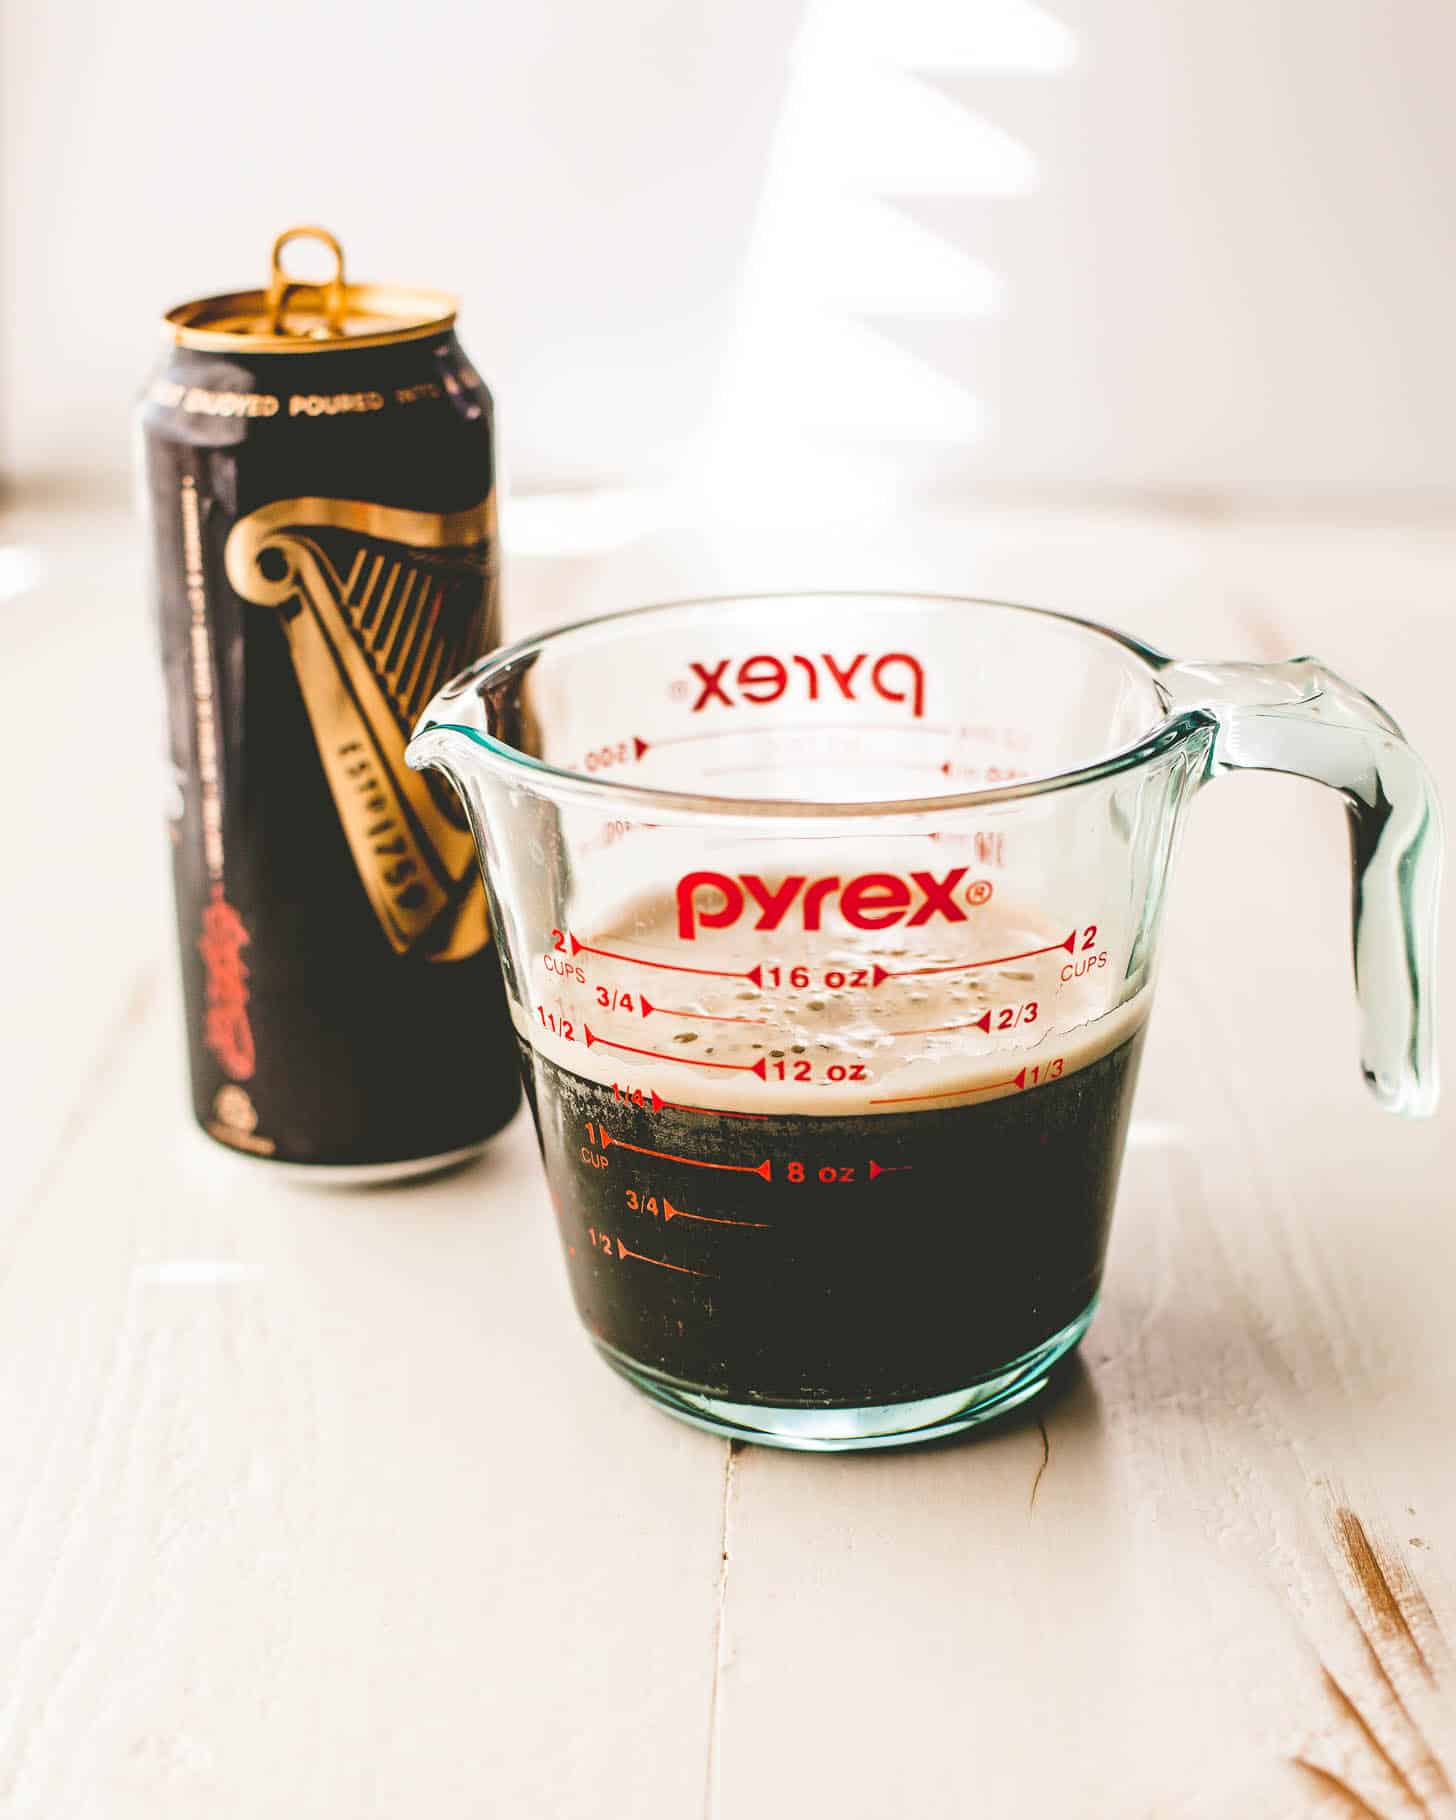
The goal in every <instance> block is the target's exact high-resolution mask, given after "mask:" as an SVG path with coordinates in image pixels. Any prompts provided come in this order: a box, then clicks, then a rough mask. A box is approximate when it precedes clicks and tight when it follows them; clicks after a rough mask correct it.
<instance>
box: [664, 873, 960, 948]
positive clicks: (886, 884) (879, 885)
mask: <svg viewBox="0 0 1456 1820" xmlns="http://www.w3.org/2000/svg"><path fill="white" fill-rule="evenodd" d="M965 876H966V868H965V867H964V866H954V867H952V868H951V870H950V871H949V872H947V873H946V874H945V876H944V877H943V878H937V877H936V876H935V874H934V873H933V872H912V873H911V874H910V876H909V877H908V878H899V877H897V876H896V874H895V873H893V872H861V873H858V874H857V875H856V876H855V877H854V878H846V879H841V878H838V877H831V878H813V879H811V878H806V877H805V876H804V875H803V874H802V873H792V874H790V876H789V877H788V878H783V879H779V880H778V881H777V882H776V883H774V884H770V883H769V881H768V880H767V879H765V878H760V877H759V876H758V874H757V873H755V872H739V873H737V874H735V875H733V876H731V877H730V875H729V874H728V873H726V872H689V873H687V874H685V875H684V876H683V877H682V878H680V879H679V880H678V882H677V932H678V934H679V935H680V936H681V937H682V939H683V940H684V941H685V942H692V941H696V940H697V938H698V930H699V929H700V928H702V929H727V928H731V926H732V925H733V924H734V923H736V922H737V921H738V920H739V918H740V917H741V916H742V915H743V913H744V911H745V909H747V908H748V906H749V904H750V903H752V905H753V906H754V907H755V908H756V911H757V914H756V916H755V918H754V921H753V923H752V925H751V926H752V927H753V928H754V929H777V928H778V927H779V926H780V925H781V924H782V923H783V921H784V919H785V917H787V916H788V915H789V912H790V911H791V910H792V911H793V912H794V919H793V924H794V927H796V928H800V929H805V930H810V929H819V928H822V927H823V921H822V919H823V915H824V906H825V904H826V903H827V902H828V901H829V900H830V899H831V898H832V897H834V895H835V894H836V893H838V896H839V914H840V915H841V916H842V917H843V918H844V920H845V922H847V923H848V924H850V926H851V927H852V928H855V929H893V928H894V927H895V925H896V924H897V923H904V925H905V927H906V928H907V929H918V928H920V927H921V925H922V924H924V923H928V922H929V921H930V920H931V918H932V917H937V916H939V917H943V918H944V919H945V921H946V922H948V923H963V922H964V921H965V920H966V913H965V911H964V910H963V909H962V908H961V906H960V905H959V904H958V903H957V902H956V901H955V898H954V896H953V895H952V893H953V892H954V891H955V889H956V887H957V885H959V884H960V882H961V880H962V879H963V878H964V877H965ZM700 893H701V894H702V897H701V900H700V896H699V894H700ZM907 911H908V912H909V915H908V916H907V914H906V912H907Z"/></svg>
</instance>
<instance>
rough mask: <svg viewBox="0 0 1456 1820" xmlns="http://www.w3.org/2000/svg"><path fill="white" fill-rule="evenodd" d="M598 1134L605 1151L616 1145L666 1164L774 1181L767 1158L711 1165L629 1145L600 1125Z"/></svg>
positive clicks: (771, 1164) (769, 1160)
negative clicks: (756, 1161)
mask: <svg viewBox="0 0 1456 1820" xmlns="http://www.w3.org/2000/svg"><path fill="white" fill-rule="evenodd" d="M597 1132H598V1135H599V1136H600V1137H601V1140H602V1149H603V1150H608V1149H610V1148H611V1146H612V1145H613V1144H615V1145H616V1146H617V1148H618V1149H619V1150H635V1151H636V1152H637V1154H638V1156H655V1157H658V1158H660V1159H661V1160H662V1161H663V1162H664V1163H688V1164H690V1165H691V1166H692V1167H693V1168H694V1169H726V1170H728V1171H729V1172H730V1173H732V1174H734V1175H761V1176H762V1177H763V1179H764V1181H766V1182H771V1181H772V1180H773V1161H772V1159H771V1158H769V1157H765V1158H764V1159H763V1161H762V1162H761V1163H710V1162H707V1161H706V1160H705V1159H704V1158H703V1157H700V1156H678V1155H676V1153H675V1152H673V1151H671V1150H649V1149H648V1148H647V1146H646V1145H645V1144H629V1143H628V1142H627V1140H626V1138H618V1137H613V1136H612V1134H611V1132H610V1131H608V1130H606V1128H605V1127H604V1126H602V1125H600V1124H599V1125H598V1126H597Z"/></svg>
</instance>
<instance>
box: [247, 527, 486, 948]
mask: <svg viewBox="0 0 1456 1820" xmlns="http://www.w3.org/2000/svg"><path fill="white" fill-rule="evenodd" d="M224 562H225V565H226V568H227V578H228V581H229V582H230V583H231V584H232V587H233V589H234V591H235V592H236V593H238V594H239V595H241V596H242V598H243V599H244V600H249V601H253V602H255V603H256V604H257V605H258V606H262V607H273V608H276V609H277V610H278V611H279V613H280V615H281V617H282V621H283V629H284V633H285V635H286V636H287V639H288V648H289V653H290V655H291V656H292V659H293V668H294V673H295V674H296V676H297V677H298V684H299V688H300V690H301V691H302V694H303V700H304V705H305V707H306V708H307V710H308V717H309V721H310V723H311V725H312V727H313V734H314V739H315V740H316V741H317V743H318V750H319V757H320V759H321V760H322V762H323V768H324V775H325V776H326V777H327V778H328V781H329V788H330V790H331V791H332V792H333V798H334V804H335V807H336V808H337V809H338V812H339V821H340V823H341V824H342V826H343V830H344V834H345V836H346V838H347V840H348V842H349V850H350V852H351V853H352V854H353V856H354V864H355V866H356V867H357V868H358V871H359V877H360V880H361V881H362V883H363V886H364V889H365V891H366V892H367V893H368V896H369V902H370V903H371V905H372V906H373V908H374V914H375V915H376V916H377V917H378V919H379V926H380V928H381V929H382V930H383V931H384V933H385V935H386V936H387V937H388V938H389V942H390V944H391V946H392V947H393V948H394V950H395V952H396V953H398V954H421V955H424V956H426V957H427V958H428V959H431V960H462V959H464V958H465V957H466V956H467V955H471V954H474V953H476V952H478V950H479V949H480V948H481V947H482V946H483V945H484V944H485V942H486V941H487V940H488V939H489V935H490V930H489V926H488V924H487V921H486V909H485V892H484V889H483V888H482V886H481V882H480V871H479V867H478V866H477V863H476V858H475V841H474V838H473V836H472V835H471V832H470V829H469V826H468V824H467V823H466V820H465V817H464V815H463V813H462V812H461V809H460V806H459V804H458V802H457V801H456V800H455V798H454V796H453V795H452V794H451V793H450V791H449V789H448V786H442V784H441V783H440V781H439V780H438V779H437V778H436V777H435V776H434V775H433V774H430V775H426V774H424V773H421V772H419V771H411V770H410V769H409V768H408V766H407V765H406V764H405V762H404V748H405V744H406V741H407V740H408V738H409V735H410V731H411V729H412V728H413V726H414V723H415V720H416V718H417V717H418V715H419V712H420V710H421V708H423V707H424V705H425V703H426V702H427V701H428V700H429V699H430V697H431V695H433V694H434V692H435V690H436V689H437V688H438V687H439V685H440V684H441V683H442V682H445V681H446V680H447V679H448V678H449V677H450V676H451V675H453V674H454V672H455V671H456V670H458V669H461V668H462V667H463V666H464V665H465V664H467V663H469V662H470V660H471V659H472V658H474V657H476V656H478V655H479V653H480V652H482V651H484V650H487V649H488V648H489V646H490V644H491V643H492V642H494V634H495V583H496V544H495V497H494V495H493V494H488V495H487V496H486V497H485V498H484V499H483V500H481V501H480V503H479V504H478V505H475V506H471V507H469V508H468V509H467V510H465V511H463V512H449V513H435V512H408V511H401V510H398V509H396V508H395V507H392V506H378V505H370V504H367V503H365V502H363V501H360V500H355V499H280V500H278V501H277V502H276V503H275V504H273V505H270V506H263V507H261V508H260V509H259V510H258V511H256V512H250V513H249V514H248V516H247V517H246V518H243V519H240V520H239V521H238V523H237V524H236V525H234V526H233V528H232V531H231V532H230V533H229V535H228V540H227V548H226V551H225V553H224Z"/></svg>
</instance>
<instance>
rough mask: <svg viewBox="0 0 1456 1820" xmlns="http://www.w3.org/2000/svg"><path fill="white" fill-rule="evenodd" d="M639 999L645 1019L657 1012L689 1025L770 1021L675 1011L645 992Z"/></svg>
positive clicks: (717, 1013)
mask: <svg viewBox="0 0 1456 1820" xmlns="http://www.w3.org/2000/svg"><path fill="white" fill-rule="evenodd" d="M602 990H603V989H602V988H601V987H600V986H598V988H597V996H598V997H599V998H600V996H601V993H602ZM637 998H638V1002H639V1003H640V1004H641V1006H642V1015H643V1017H651V1016H652V1014H653V1012H654V1011H655V1012H657V1014H658V1015H659V1016H660V1017H685V1018H686V1019H687V1020H688V1022H689V1023H696V1022H697V1021H698V1020H699V1019H702V1021H703V1022H704V1023H708V1024H767V1023H768V1019H767V1018H766V1017H725V1016H724V1015H723V1013H722V1012H719V1011H677V1010H674V1008H673V1007H672V1006H671V1005H654V1004H653V1003H652V1001H651V1000H650V999H649V998H648V996H647V994H646V993H645V992H639V993H638V994H637ZM631 1008H632V1007H631V1005H630V1004H629V1005H627V1006H626V1009H627V1010H629V1011H630V1010H631Z"/></svg>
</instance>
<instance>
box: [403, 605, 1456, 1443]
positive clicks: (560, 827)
mask: <svg viewBox="0 0 1456 1820" xmlns="http://www.w3.org/2000/svg"><path fill="white" fill-rule="evenodd" d="M408 756H409V761H410V763H411V764H413V765H415V766H417V767H424V766H427V765H435V766H438V767H439V768H440V769H441V770H442V771H444V772H445V773H446V775H447V776H448V777H449V778H450V779H451V780H452V781H453V783H454V785H455V787H456V789H457V790H458V791H459V793H460V795H461V796H462V798H463V799H464V801H465V803H466V805H467V807H468V809H469V813H470V818H471V822H472V825H473V827H474V830H475V835H476V839H477V841H478V842H479V844H480V847H481V849H482V852H483V854H484V858H485V869H486V878H487V883H488V887H489V892H490V905H491V911H492V915H493V919H494V925H495V929H496V932H497V936H498V939H499V946H500V954H501V961H502V964H503V966H504V969H505V977H506V984H507V989H508V995H509V999H510V1004H511V1009H512V1013H513V1016H514V1019H515V1025H516V1031H517V1035H518V1038H519V1042H520V1049H521V1057H522V1063H523V1068H524V1072H525V1079H526V1085H527V1090H528V1092H529V1095H530V1098H531V1103H532V1107H533V1110H534V1113H535V1117H536V1123H537V1128H538V1131H539V1135H540V1141H541V1149H542V1154H543V1157H544V1160H545V1166H546V1173H547V1176H548V1179H549V1181H550V1185H551V1191H552V1197H553V1200H554V1202H555V1206H556V1210H557V1216H558V1219H559V1223H560V1228H561V1237H562V1241H563V1245H564V1247H565V1252H566V1258H567V1264H568V1269H569V1272H570V1277H571V1284H572V1289H573V1292H574V1294H575V1298H576V1303H577V1307H578V1309H579V1310H580V1313H581V1316H582V1319H583V1320H584V1322H585V1323H586V1326H587V1328H588V1329H589V1331H590V1332H591V1335H592V1337H593V1339H594V1340H595V1342H596V1345H597V1347H598V1348H599V1349H600V1351H601V1353H602V1354H603V1356H604V1357H605V1358H606V1359H607V1360H608V1362H609V1363H610V1364H612V1365H613V1366H614V1367H615V1368H616V1369H617V1370H619V1371H620V1372H622V1373H623V1374H624V1375H625V1376H627V1377H628V1378H630V1379H631V1380H632V1382H634V1383H635V1384H636V1385H638V1387H639V1388H640V1389H642V1390H643V1391H645V1392H646V1393H647V1394H648V1395H649V1396H651V1397H653V1398H655V1399H656V1400H657V1401H658V1402H659V1403H661V1404H663V1405H665V1406H666V1407H667V1408H669V1409H670V1410H672V1411H673V1412H675V1413H676V1414H679V1415H682V1416H685V1417H687V1418H688V1419H689V1420H692V1421H696V1422H698V1423H700V1424H703V1425H705V1426H707V1427H710V1428H713V1429H716V1430H718V1431H720V1432H723V1433H727V1434H732V1435H738V1436H744V1437H748V1438H751V1439H755V1440H765V1441H774V1442H778V1443H780V1444H784V1445H790V1446H798V1447H815V1448H834V1447H856V1446H877V1445H878V1446H883V1445H887V1444H890V1443H894V1442H900V1441H907V1440H916V1439H923V1438H926V1437H928V1436H931V1435H935V1434H944V1433H947V1432H950V1431H952V1430H955V1429H957V1428H961V1427H964V1426H966V1425H968V1424H969V1423H971V1422H974V1421H977V1420H978V1419H980V1418H982V1417H984V1416H986V1415H988V1414H989V1413H991V1412H992V1411H995V1410H1000V1409H1005V1408H1007V1407H1009V1406H1010V1405H1012V1404H1015V1403H1017V1402H1020V1401H1022V1400H1024V1399H1025V1398H1027V1397H1029V1396H1031V1395H1033V1394H1034V1393H1035V1391H1036V1390H1038V1389H1039V1388H1040V1387H1041V1385H1042V1384H1043V1383H1044V1382H1045V1380H1046V1375H1047V1372H1048V1369H1049V1367H1050V1366H1051V1365H1052V1363H1053V1362H1054V1361H1055V1360H1056V1359H1057V1358H1058V1357H1060V1356H1061V1355H1062V1354H1064V1353H1065V1352H1067V1351H1068V1350H1069V1349H1070V1348H1072V1347H1073V1346H1075V1345H1076V1343H1077V1341H1078V1340H1079V1339H1080V1338H1081V1336H1082V1334H1083V1333H1084V1332H1085V1331H1086V1328H1087V1324H1088V1322H1089V1321H1090V1320H1091V1318H1092V1312H1093V1308H1094V1306H1095V1304H1096V1300H1097V1294H1098V1289H1099V1286H1100V1281H1101V1273H1102V1261H1103V1254H1104V1251H1105V1246H1106V1238H1107V1228H1108V1220H1109V1216H1110V1213H1111V1208H1112V1200H1113V1195H1114V1191H1115V1188H1116V1182H1117V1175H1118V1170H1119V1167H1120V1164H1121V1158H1122V1148H1123V1140H1124V1136H1125V1133H1126V1129H1127V1122H1128V1113H1129V1107H1130V1102H1131V1097H1132V1091H1133V1085H1134V1082H1135V1079H1136V1075H1137V1068H1138V1058H1139V1053H1140V1050H1141V1046H1142V1039H1143V1032H1144V1029H1145V1026H1146V1020H1147V1015H1148V1008H1149V1000H1150V996H1151V991H1152V980H1153V973H1154V959H1155V953H1156V947H1157V938H1158V927H1159V918H1160V914H1161V911H1162V905H1163V899H1164V890H1165V885H1166V882H1167V877H1168V868H1169V863H1170V861H1171V858H1172V855H1173V851H1174V846H1175V843H1176V839H1177V834H1178V829H1179V824H1180V821H1181V818H1182V814H1183V810H1184V808H1185V806H1186V804H1187V803H1188V802H1189V801H1190V799H1191V798H1192V796H1193V795H1194V793H1195V792H1196V790H1197V789H1198V788H1199V786H1200V785H1201V784H1203V783H1205V782H1206V781H1208V780H1209V779H1210V778H1213V777H1216V776H1218V775H1220V774H1221V773H1223V772H1225V771H1229V770H1244V769H1256V770H1272V771H1286V772H1292V773H1295V774H1298V775H1301V776H1307V777H1312V778H1317V779H1318V780H1319V781H1320V782H1322V783H1326V784H1329V785H1331V786H1332V787H1333V788H1335V789H1337V790H1339V791H1340V792H1341V793H1342V795H1343V796H1344V798H1345V800H1346V803H1347V805H1348V808H1349V813H1350V820H1351V828H1352V832H1353V837H1354V838H1353V865H1354V886H1355V891H1354V908H1355V976H1356V989H1357V992H1358V994H1359V998H1360V1005H1361V1013H1362V1065H1363V1067H1364V1071H1365V1074H1366V1078H1367V1079H1368V1081H1369V1083H1370V1085H1371V1087H1372V1088H1373V1089H1374V1091H1375V1093H1376V1095H1377V1097H1378V1098H1379V1099H1380V1101H1381V1102H1382V1104H1384V1105H1386V1106H1388V1107H1390V1108H1391V1109H1392V1110H1393V1111H1397V1112H1405V1113H1423V1112H1428V1111H1430V1110H1431V1108H1432V1106H1433V1104H1434V1100H1435V1093H1436V1087H1435V1073H1434V1065H1433V1060H1432V1055H1431V1005H1430V985H1431V965H1432V943H1433V939H1434V917H1435V909H1436V895H1437V881H1438V871H1439V854H1440V832H1439V816H1438V809H1437V805H1436V802H1435V798H1434V796H1433V793H1432V789H1431V785H1430V782H1429V779H1428V777H1427V774H1426V771H1425V768H1424V767H1423V765H1422V764H1421V762H1420V760H1419V759H1418V758H1417V757H1416V755H1415V754H1414V753H1413V752H1412V751H1411V749H1410V747H1409V746H1407V745H1406V743H1405V741H1404V740H1403V738H1402V737H1401V734H1400V731H1399V729H1398V728H1397V727H1396V725H1395V723H1394V722H1393V721H1392V720H1391V719H1390V718H1389V716H1388V715H1386V714H1385V713H1384V712H1383V711H1382V710H1381V709H1380V708H1379V707H1377V706H1376V705H1375V703H1374V702H1372V701H1371V700H1370V699H1369V698H1368V697H1367V696H1364V695H1362V694H1360V693H1359V691H1358V690H1356V689H1353V688H1351V687H1350V686H1349V685H1348V684H1346V683H1344V682H1342V681H1341V680H1340V679H1339V678H1338V677H1336V676H1334V675H1332V674H1331V673H1330V672H1329V671H1328V670H1326V669H1324V668H1323V667H1322V666H1321V665H1320V664H1318V663H1316V662H1315V661H1314V660H1312V659H1299V660H1296V661H1294V662H1290V663H1283V664H1204V663H1183V662H1177V661H1174V660H1173V659H1170V658H1168V657H1165V656H1163V655H1162V654H1161V653H1160V652H1157V651H1154V650H1151V649H1150V648H1149V647H1147V646H1146V645H1142V644H1139V643H1138V642H1137V641H1136V640H1134V639H1131V638H1126V637H1124V636H1122V635H1120V634H1118V633H1115V632H1111V631H1107V630H1105V629H1103V628H1101V627H1098V626H1094V625H1091V624H1088V623H1086V622H1083V621H1079V620H1075V619H1069V618H1066V617H1063V616H1061V615H1058V614H1053V613H1045V612H1039V611H1035V610H1031V609H1026V608H1018V607H1009V606H1003V605H996V604H992V603H989V602H983V601H968V600H947V599H934V598H922V597H897V596H889V595H873V596H870V595H806V596H802V597H778V598H750V599H737V600H716V601H703V602H690V603H687V604H684V605H680V606H670V607H654V608H647V609H643V610H641V611H638V612H634V613H625V614H618V615H615V616H612V617H610V618H606V619H601V620H597V621H594V622H591V623H588V624H583V625H579V626H575V627H571V628H569V629H568V630H565V631H562V632H558V633H555V634H553V635H551V636H549V637H546V638H540V639H534V640H531V641H529V642H527V643H524V644H520V645H517V646H515V647H514V648H512V649H509V650H506V651H504V652H502V653H500V654H499V655H497V656H495V657H492V658H488V659H486V660H485V661H484V662H481V663H478V664H477V665H475V667H474V668H473V669H471V670H468V671H467V672H466V673H465V674H464V675H463V676H461V677H459V678H458V679H457V680H456V681H454V682H453V683H451V684H450V685H449V686H448V687H447V688H445V689H444V690H442V691H441V693H440V694H439V695H438V696H437V697H436V698H435V699H434V701H433V702H432V703H431V704H430V706H429V707H428V709H427V710H426V712H425V714H424V716H423V717H422V719H421V722H420V725H419V728H418V730H417V732H416V734H415V737H414V740H413V742H412V744H411V745H410V748H409V754H408Z"/></svg>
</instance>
